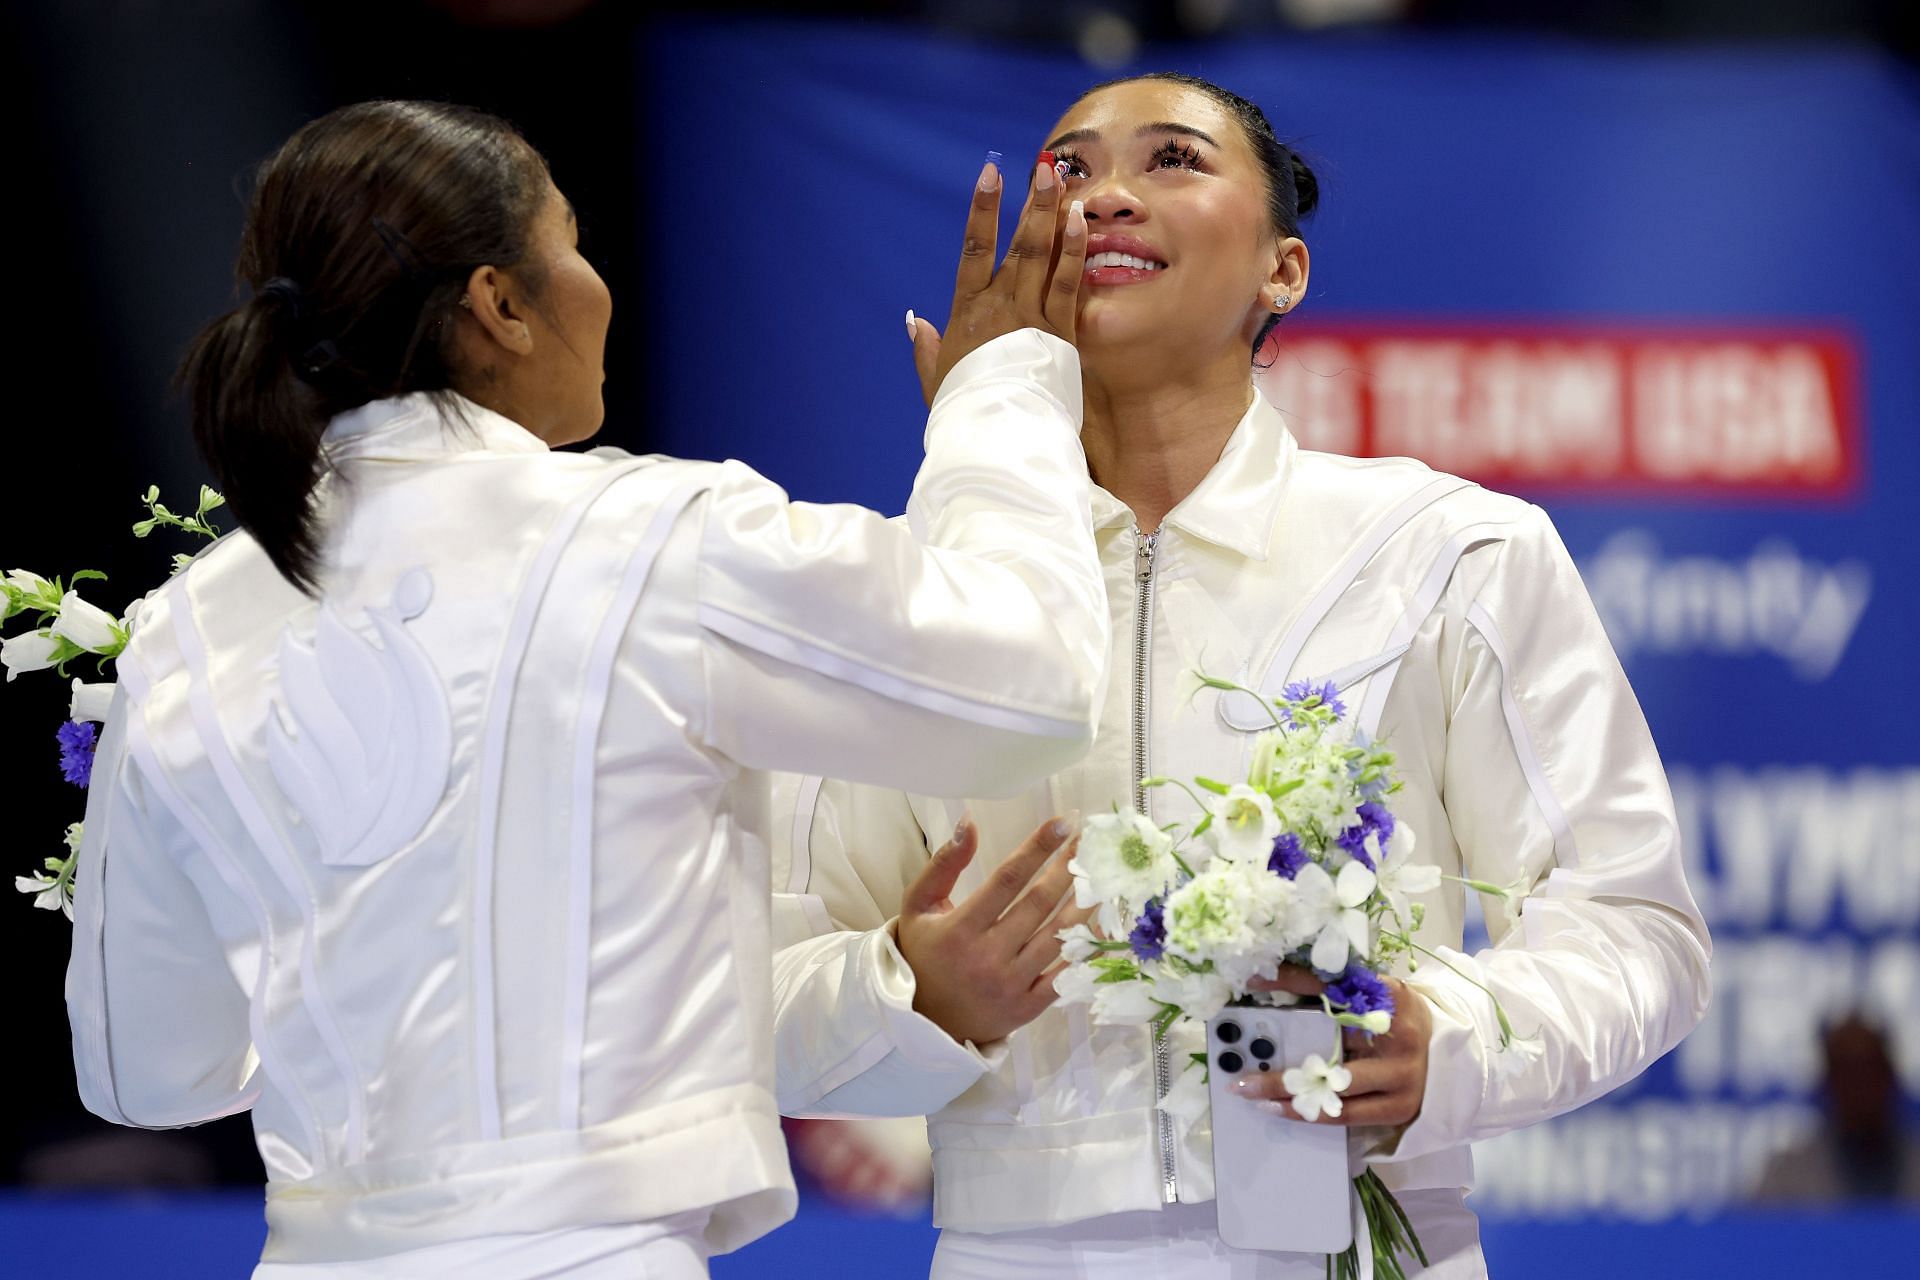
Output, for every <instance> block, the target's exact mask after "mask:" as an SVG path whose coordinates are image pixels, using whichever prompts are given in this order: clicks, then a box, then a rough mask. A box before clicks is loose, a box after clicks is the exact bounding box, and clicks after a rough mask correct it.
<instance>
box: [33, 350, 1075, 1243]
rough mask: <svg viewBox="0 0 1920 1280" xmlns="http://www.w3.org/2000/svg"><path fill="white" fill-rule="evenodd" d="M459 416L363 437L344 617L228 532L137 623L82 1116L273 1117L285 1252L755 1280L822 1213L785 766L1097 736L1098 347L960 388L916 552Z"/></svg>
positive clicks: (930, 780) (1000, 757) (375, 419)
mask: <svg viewBox="0 0 1920 1280" xmlns="http://www.w3.org/2000/svg"><path fill="white" fill-rule="evenodd" d="M466 409H467V416H468V417H469V418H471V420H472V421H471V423H470V424H460V423H456V422H452V421H449V420H447V419H445V418H443V417H442V416H441V414H440V413H439V411H438V410H436V408H435V407H434V404H433V403H432V402H431V401H430V400H429V399H427V398H426V397H422V396H410V397H403V398H400V399H395V400H388V401H378V402H375V403H373V404H370V405H368V406H366V407H365V408H363V409H360V410H357V411H355V412H354V413H351V414H348V415H345V416H344V417H342V418H340V419H338V420H336V422H335V423H334V424H333V426H332V427H331V428H330V430H329V432H328V436H327V441H328V443H327V449H328V453H329V455H330V459H331V462H332V464H333V467H334V469H335V475H334V478H333V479H332V480H331V481H330V488H329V491H328V493H327V496H326V507H325V510H326V520H325V527H326V530H327V533H326V546H325V563H326V569H325V571H324V575H323V579H322V585H323V588H324V589H323V592H322V594H321V597H320V599H319V600H318V601H314V600H310V599H308V598H307V597H305V596H303V595H301V594H300V593H299V592H297V591H295V590H294V589H293V588H292V587H291V586H289V585H288V584H287V583H286V582H285V581H284V580H282V579H281V578H280V576H279V575H278V574H277V573H276V572H275V571H274V569H273V568H272V566H271V565H270V564H269V563H268V561H267V559H266V557H265V555H264V554H263V553H262V552H261V551H260V549H259V547H258V545H257V544H256V543H254V542H253V541H252V539H250V538H248V537H246V536H244V535H235V536H233V537H229V538H226V539H224V540H222V541H221V542H219V543H217V544H215V545H214V546H213V547H211V548H210V549H209V550H208V551H207V552H205V553H204V554H203V555H202V556H201V557H200V558H199V559H198V560H197V561H196V562H195V563H194V564H193V565H192V566H191V567H190V568H189V569H188V570H187V571H186V572H185V573H183V574H181V575H180V576H179V577H177V578H175V579H174V580H172V581H171V582H169V583H168V584H167V585H166V586H165V587H164V588H162V589H161V590H159V591H157V592H155V593H154V594H153V595H152V596H151V597H149V598H148V600H147V601H146V602H145V603H144V606H143V607H142V608H141V610H140V611H139V614H138V618H137V621H136V623H135V628H134V635H133V641H132V643H131V645H130V646H129V648H128V649H127V652H126V654H125V655H124V656H123V657H122V658H121V659H120V668H119V669H120V677H121V680H120V686H121V687H120V690H119V692H118V693H117V694H116V697H115V700H114V706H113V710H112V713H111V715H110V718H109V720H108V722H107V726H106V730H105V734H104V736H103V739H102V745H101V747H100V751H99V757H98V761H97V763H96V766H95V772H94V776H93V785H92V788H91V794H90V796H89V804H88V810H87V825H86V833H85V840H84V843H83V845H82V847H81V856H80V866H81V870H80V883H79V885H78V888H77V892H76V902H75V909H76V913H77V916H76V926H75V932H74V944H73V945H74V949H73V957H72V962H71V966H70V969H69V972H68V980H67V998H68V1004H69V1009H70V1013H71V1020H72V1026H73V1037H74V1059H75V1066H76V1070H77V1072H78V1076H79V1084H80V1090H81V1094H82V1096H83V1098H84V1099H85V1101H86V1103H87V1105H88V1106H89V1107H90V1108H91V1109H92V1110H93V1111H95V1112H96V1113H98V1114H99V1115H101V1116H104V1117H106V1118H107V1119H109V1120H114V1121H117V1122H119V1123H123V1124H134V1125H141V1126H146V1127H167V1126H176V1125H186V1124H195V1123H199V1122H201V1121H205V1120H208V1119H211V1118H213V1117H216V1116H220V1115H224V1114H227V1113H229V1112H234V1111H240V1110H244V1109H247V1108H249V1107H251V1108H252V1110H253V1113H254V1122H255V1127H256V1130H257V1133H258V1137H259V1145H260V1150H261V1152H262V1154H263V1156H264V1157H265V1160H266V1165H267V1169H268V1174H269V1179H270V1182H269V1187H268V1193H267V1219H268V1222H269V1224H270V1227H271V1233H270V1236H269V1239H268V1244H267V1249H266V1257H267V1259H268V1260H269V1261H307V1260H315V1261H328V1260H333V1261H341V1260H352V1259H359V1258H368V1257H374V1256H379V1255H383V1254H388V1253H392V1252H397V1251H401V1250H404V1249H411V1248H415V1247H419V1246H424V1245H432V1244H438V1243H442V1242H448V1241H457V1240H461V1239H465V1238H471V1237H475V1236H485V1235H489V1234H504V1233H518V1232H541V1231H553V1230H561V1229H565V1228H568V1227H572V1226H580V1225H588V1224H598V1223H620V1222H633V1221H638V1220H647V1219H656V1218H662V1217H665V1216H668V1215H674V1214H682V1213H686V1212H688V1211H693V1210H698V1209H703V1208H705V1207H709V1206H711V1207H712V1208H713V1210H714V1212H713V1215H712V1220H711V1227H710V1243H711V1245H712V1246H713V1247H714V1248H715V1249H716V1250H722V1251H724V1250H726V1249H731V1248H735V1247H737V1246H739V1245H741V1244H743V1243H745V1242H746V1241H748V1240H751V1239H753V1238H754V1237H756V1236H758V1235H760V1234H762V1233H763V1232H765V1231H767V1230H769V1229H771V1228H772V1227H774V1226H776V1225H778V1224H779V1223H780V1222H782V1221H784V1220H786V1218H788V1217H789V1216H790V1215H791V1213H792V1211H793V1207H794V1192H793V1184H792V1181H791V1178H790V1175H789V1173H788V1170H787V1166H786V1158H785V1149H784V1146H783V1144H782V1140H781V1137H780V1129H779V1120H778V1116H777V1114H776V1112H775V1107H774V1092H773V1054H772V1043H771V1034H772V1016H771V1008H770V1005H769V1001H768V990H769V973H768V964H769V953H770V946H769V922H768V878H767V877H768V833H767V829H766V814H767V783H766V775H765V774H764V773H762V772H758V771H760V770H766V769H772V768H780V767H784V768H789V769H792V768H802V767H822V766H823V765H824V766H825V767H830V768H831V769H833V770H834V771H835V772H836V773H841V774H845V775H848V776H853V777H860V778H864V779H866V780H867V781H869V782H873V783H878V784H883V785H891V786H896V787H911V788H915V789H920V790H928V789H937V788H943V787H951V788H956V789H961V790H968V791H986V792H995V793H999V794H1003V795H1004V794H1009V793H1013V792H1016V791H1017V790H1018V788H1020V787H1021V786H1025V785H1029V784H1031V783H1032V782H1033V780H1034V779H1036V778H1039V777H1043V776H1045V775H1046V774H1047V773H1049V772H1050V771H1052V770H1056V769H1060V768H1064V767H1065V766H1067V765H1068V764H1070V763H1071V762H1072V761H1073V760H1074V759H1076V758H1077V757H1078V756H1079V755H1081V754H1082V752H1083V751H1084V750H1085V748H1086V746H1087V744H1088V742H1089V741H1090V740H1091V738H1092V733H1093V725H1094V715H1095V712H1096V711H1097V710H1098V708H1099V706H1100V703H1101V699H1102V698H1103V696H1104V694H1103V688H1104V682H1105V678H1106V677H1105V665H1106V658H1107V653H1108V648H1109V641H1108V636H1107V616H1106V610H1105V602H1104V600H1103V598H1102V590H1103V588H1102V584H1101V581H1100V576H1099V569H1098V564H1097V560H1096V555H1095V551H1094V546H1093V535H1092V528H1091V524H1090V521H1089V519H1088V501H1089V487H1088V483H1087V480H1086V462H1085V460H1084V458H1083V456H1082V454H1081V451H1080V444H1079V438H1078V428H1079V418H1080V374H1079V361H1078V357H1077V356H1076V355H1075V353H1074V351H1073V350H1072V348H1071V347H1070V346H1068V345H1067V344H1066V343H1064V342H1061V341H1059V340H1058V339H1055V338H1051V337H1047V336H1045V335H1042V334H1041V333H1039V332H1038V331H1036V330H1026V331H1023V332H1020V333H1016V334H1012V335H1009V336H1007V337H1005V338H1002V339H999V340H997V341H995V342H993V343H990V344H988V345H987V346H986V347H983V348H982V349H980V350H979V351H977V352H975V353H973V354H972V355H970V356H969V357H967V358H966V359H965V360H963V361H962V362H961V363H960V364H959V365H958V366H957V367H956V368H955V369H954V371H953V373H952V375H951V376H950V378H949V379H948V381H947V382H946V384H945V385H944V386H943V388H942V390H941V392H940V396H939V399H938V400H937V401H936V403H935V405H934V407H933V411H932V414H931V418H930V421H929V424H928V427H927V434H926V449H927V456H926V461H925V465H924V466H923V468H922V469H921V472H920V475H919V478H918V480H917V482H916V485H915V489H914V493H913V498H912V503H911V506H910V508H909V516H908V520H907V521H906V523H904V524H902V523H896V522H889V521H886V520H883V519H882V518H881V517H879V516H877V515H874V514H872V513H871V512H868V511H865V510H863V509H861V508H858V507H851V506H838V507H836V506H813V505H806V504H801V503H789V502H788V501H787V499H786V495H785V494H784V493H782V492H781V491H780V490H779V489H778V488H776V487H775V486H774V485H773V484H772V483H770V482H768V481H767V480H764V479H762V478H761V477H759V476H757V475H755V474H754V473H753V472H752V471H750V470H748V469H747V468H746V467H744V466H742V465H740V464H738V463H727V464H724V465H715V464H708V463H692V462H678V461H673V460H669V459H659V458H633V457H629V456H626V455H623V454H618V453H613V452H601V453H597V454H593V455H581V454H565V453H550V452H548V451H547V449H546V448H545V446H544V445H542V444H541V443H540V442H539V441H538V440H537V439H536V438H535V437H533V436H532V435H530V434H529V433H527V432H526V431H524V430H522V429H521V428H520V427H518V426H516V425H515V424H513V423H512V422H509V421H508V420H506V419H504V418H501V417H498V416H496V415H494V414H491V413H488V412H486V411H485V410H482V409H480V408H479V407H478V406H473V405H468V406H466ZM901 742H918V743H922V744H925V746H926V748H927V749H926V750H922V751H918V752H913V753H907V752H902V751H901V750H900V749H899V744H900V743H901Z"/></svg>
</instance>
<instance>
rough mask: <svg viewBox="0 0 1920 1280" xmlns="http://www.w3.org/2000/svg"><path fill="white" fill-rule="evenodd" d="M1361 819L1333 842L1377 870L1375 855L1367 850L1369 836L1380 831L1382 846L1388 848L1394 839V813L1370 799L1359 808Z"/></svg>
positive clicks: (1361, 863) (1362, 863)
mask: <svg viewBox="0 0 1920 1280" xmlns="http://www.w3.org/2000/svg"><path fill="white" fill-rule="evenodd" d="M1359 814H1360V821H1359V822H1358V823H1357V824H1356V825H1354V826H1351V827H1348V828H1347V829H1346V830H1345V831H1342V832H1341V833H1340V834H1339V835H1337V836H1335V837H1334V838H1333V842H1334V843H1335V844H1337V845H1339V846H1340V847H1341V848H1342V849H1345V850H1346V851H1347V854H1348V855H1349V856H1350V857H1352V858H1353V859H1354V860H1355V861H1357V862H1359V864H1360V865H1361V866H1363V867H1365V868H1366V869H1367V870H1369V871H1377V870H1379V868H1378V867H1376V866H1374V865H1373V855H1372V854H1370V853H1368V852H1367V837H1368V836H1369V835H1372V834H1375V833H1378V835H1379V837H1380V847H1381V848H1382V849H1384V848H1386V846H1387V842H1388V841H1390V840H1392V839H1393V814H1391V813H1389V812H1388V811H1387V807H1386V806H1385V805H1383V804H1376V803H1375V802H1374V801H1372V800H1369V801H1367V802H1366V803H1364V804H1362V805H1361V806H1360V809H1359Z"/></svg>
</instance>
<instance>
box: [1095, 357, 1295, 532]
mask: <svg viewBox="0 0 1920 1280" xmlns="http://www.w3.org/2000/svg"><path fill="white" fill-rule="evenodd" d="M1298 450H1299V445H1297V444H1296V443H1295V442H1294V439H1293V433H1292V432H1291V431H1288V430H1287V424H1286V421H1285V420H1284V419H1282V418H1281V416H1280V411H1279V410H1278V409H1276V408H1274V407H1273V406H1272V405H1270V404H1268V403H1267V399H1266V397H1265V396H1263V395H1261V394H1260V392H1259V391H1258V390H1255V391H1254V393H1253V403H1252V404H1250V405H1248V406H1247V411H1246V413H1245V414H1244V415H1242V417H1241V419H1240V424H1239V425H1238V426H1236V427H1235V428H1234V429H1233V434H1232V435H1231V436H1229V437H1227V447H1226V448H1224V449H1222V450H1221V451H1220V460H1219V461H1218V462H1216V463H1214V464H1213V468H1212V470H1210V471H1208V472H1207V474H1206V476H1205V477H1204V478H1202V479H1201V481H1200V483H1199V484H1197V485H1195V486H1194V490H1193V492H1192V493H1190V494H1188V495H1187V496H1186V497H1185V498H1183V499H1181V501H1180V503H1179V505H1178V506H1176V507H1174V509H1173V510H1172V511H1169V512H1168V513H1167V519H1166V523H1167V524H1169V525H1171V526H1173V527H1174V528H1176V529H1178V530H1180V532H1181V533H1183V534H1185V535H1187V536H1189V537H1194V538H1199V539H1200V540H1202V541H1204V542H1211V543H1213V544H1215V545H1216V546H1221V547H1225V548H1227V549H1228V550H1229V551H1237V552H1239V553H1240V554H1241V555H1243V556H1245V557H1247V558H1248V559H1249V560H1265V559H1266V558H1267V554H1268V551H1269V549H1270V548H1271V546H1272V542H1273V522H1274V520H1275V519H1276V518H1277V517H1278V516H1279V514H1280V497H1281V493H1282V491H1283V490H1284V489H1285V488H1286V478H1287V473H1288V471H1289V470H1291V467H1292V463H1293V455H1294V454H1295V453H1296V452H1298ZM1131 523H1133V512H1132V511H1130V510H1128V508H1127V506H1126V504H1125V503H1123V502H1121V501H1120V499H1118V498H1116V497H1114V496H1113V495H1112V494H1111V493H1108V492H1107V491H1106V490H1105V489H1102V488H1101V487H1100V486H1099V485H1095V486H1094V487H1093V524H1094V527H1095V528H1096V529H1105V528H1110V527H1112V526H1114V525H1122V524H1131Z"/></svg>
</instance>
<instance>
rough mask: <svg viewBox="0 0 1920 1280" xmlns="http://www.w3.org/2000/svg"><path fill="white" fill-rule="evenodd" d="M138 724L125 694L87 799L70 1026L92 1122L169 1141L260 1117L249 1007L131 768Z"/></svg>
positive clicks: (170, 837)
mask: <svg viewBox="0 0 1920 1280" xmlns="http://www.w3.org/2000/svg"><path fill="white" fill-rule="evenodd" d="M129 714H137V712H136V711H134V710H133V709H132V708H130V706H129V700H128V697H127V693H126V690H125V688H124V686H123V687H122V688H121V689H120V691H118V692H117V693H116V694H115V696H114V700H113V709H112V710H111V712H110V713H109V714H108V718H107V723H106V726H105V731H104V732H103V733H102V735H101V738H100V743H99V748H98V751H97V753H96V755H95V758H94V764H93V778H92V781H91V783H90V785H89V786H88V788H87V816H86V826H85V828H84V830H83V832H82V839H81V844H80V856H79V864H78V868H77V871H76V876H75V883H74V895H73V912H74V922H73V953H72V956H71V959H70V960H69V962H68V965H67V1017H68V1021H69V1023H70V1024H71V1026H72V1030H73V1062H74V1072H75V1075H76V1077H77V1079H78V1081H79V1086H80V1099H81V1101H82V1102H83V1103H84V1104H85V1105H86V1108H87V1110H89V1111H91V1112H93V1113H94V1114H95V1115H97V1116H99V1117H101V1118H102V1119H105V1120H111V1121H113V1122H114V1123H115V1124H124V1125H134V1126H137V1127H139V1128H145V1129H171V1128H178V1127H180V1126H182V1125H192V1124H202V1123H204V1122H206V1121H208V1120H214V1119H218V1118H219V1117H221V1116H224V1115H229V1114H231V1113H233V1112H236V1111H244V1110H246V1109H247V1108H248V1107H250V1106H252V1105H253V1101H254V1099H255V1098H256V1097H257V1096H258V1094H259V1085H258V1082H257V1076H256V1070H255V1069H256V1067H257V1066H258V1058H257V1057H256V1056H255V1054H254V1050H253V1037H252V1034H251V1031H250V1029H249V1026H248V1010H247V998H246V993H245V992H243V991H242V990H241V988H240V986H239V984H238V983H237V982H235V981H234V977H233V973H232V970H231V969H230V968H229V967H228V964H227V958H226V955H225V952H224V951H223V950H222V948H221V946H220V942H219V939H218V938H217V937H216V936H215V934H214V930H213V925H212V923H211V921H210V920H209V919H208V916H207V911H206V907H205V905H204V904H203V903H202V901H201V899H200V895H199V893H198V891H197V890H196V889H195V887H194V885H193V882H192V881H191V880H189V879H188V877H187V874H186V872H185V871H184V870H183V869H182V858H183V857H184V856H185V855H186V853H187V852H188V850H187V842H186V840H185V838H184V833H180V832H178V831H176V830H174V829H173V827H172V824H171V823H170V821H169V820H168V816H167V815H166V814H165V813H164V812H161V813H154V812H152V811H151V807H150V805H151V800H150V797H149V795H148V794H147V790H146V787H145V786H144V784H143V781H142V779H141V776H140V771H139V768H138V766H137V765H136V764H135V762H133V761H132V760H131V759H130V758H129V756H128V753H127V746H126V742H127V719H128V716H129Z"/></svg>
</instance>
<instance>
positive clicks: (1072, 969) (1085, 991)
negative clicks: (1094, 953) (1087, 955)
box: [1053, 964, 1100, 1004]
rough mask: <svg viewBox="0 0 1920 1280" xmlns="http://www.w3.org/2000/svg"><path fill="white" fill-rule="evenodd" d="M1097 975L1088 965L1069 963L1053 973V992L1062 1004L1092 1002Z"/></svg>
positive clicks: (1096, 989) (1096, 986) (1095, 990)
mask: <svg viewBox="0 0 1920 1280" xmlns="http://www.w3.org/2000/svg"><path fill="white" fill-rule="evenodd" d="M1099 976H1100V975H1099V974H1097V973H1095V972H1094V971H1093V969H1092V968H1091V967H1090V966H1088V965H1084V964H1070V965H1068V966H1067V967H1066V968H1064V969H1062V970H1061V971H1060V972H1059V973H1056V974H1055V975H1053V993H1054V994H1055V995H1057V996H1059V997H1060V1003H1062V1004H1092V1003H1093V997H1094V993H1095V992H1097V991H1099V990H1100V988H1099V986H1098V985H1097V983H1096V981H1095V980H1096V979H1097V978H1099Z"/></svg>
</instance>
